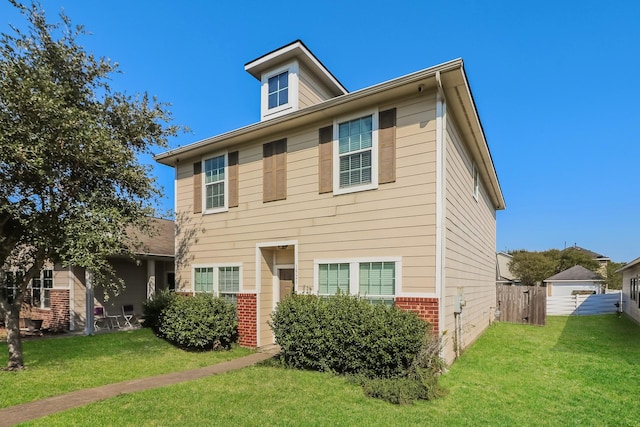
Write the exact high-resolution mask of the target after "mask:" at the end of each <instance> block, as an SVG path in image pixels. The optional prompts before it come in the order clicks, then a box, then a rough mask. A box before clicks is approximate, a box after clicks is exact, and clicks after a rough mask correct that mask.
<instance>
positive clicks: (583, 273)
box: [544, 265, 603, 282]
mask: <svg viewBox="0 0 640 427" xmlns="http://www.w3.org/2000/svg"><path fill="white" fill-rule="evenodd" d="M602 280H603V279H602V277H601V276H600V275H599V274H598V273H594V272H593V271H591V270H589V269H588V268H584V267H583V266H581V265H574V266H573V267H571V268H567V269H566V270H564V271H561V272H560V273H558V274H554V275H553V276H551V277H549V278H548V279H545V280H544V281H545V282H562V281H593V282H596V281H602Z"/></svg>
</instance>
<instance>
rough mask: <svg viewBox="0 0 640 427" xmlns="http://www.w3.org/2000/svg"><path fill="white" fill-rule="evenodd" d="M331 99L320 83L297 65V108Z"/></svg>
mask: <svg viewBox="0 0 640 427" xmlns="http://www.w3.org/2000/svg"><path fill="white" fill-rule="evenodd" d="M330 98H333V96H332V95H331V93H330V92H329V91H328V90H327V88H326V87H325V86H324V85H323V84H322V83H320V82H319V81H318V80H317V79H316V78H314V76H313V74H312V73H311V71H309V69H308V68H307V67H306V66H305V65H304V64H302V63H300V64H299V74H298V108H305V107H310V106H311V105H315V104H318V103H320V102H322V101H326V100H327V99H330Z"/></svg>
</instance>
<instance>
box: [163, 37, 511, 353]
mask: <svg viewBox="0 0 640 427" xmlns="http://www.w3.org/2000/svg"><path fill="white" fill-rule="evenodd" d="M245 70H246V71H247V72H249V73H250V74H251V75H252V76H254V77H255V78H256V79H257V80H258V81H259V82H260V89H261V120H260V121H259V122H257V123H255V124H252V125H249V126H246V127H243V128H240V129H236V130H232V131H229V132H227V133H224V134H221V135H217V136H213V137H210V138H207V139H205V140H202V141H199V142H195V143H192V144H190V145H187V146H184V147H180V148H177V149H174V150H171V151H168V152H166V153H163V154H160V155H158V156H156V160H157V161H158V162H160V163H162V164H165V165H169V166H172V167H174V168H175V177H176V178H175V179H176V182H175V188H176V200H175V206H176V213H177V217H178V218H183V220H182V222H183V224H178V228H182V229H183V230H185V231H184V233H183V235H185V233H186V234H188V233H187V231H188V230H192V231H193V232H194V233H191V237H193V234H195V238H192V239H190V241H189V242H188V244H186V243H185V242H184V241H181V236H180V235H178V236H177V239H178V240H177V241H176V248H178V247H184V248H185V249H186V252H187V253H185V254H182V255H181V259H182V262H177V265H176V281H177V284H176V289H177V290H178V291H182V292H186V293H192V292H213V293H216V294H219V295H221V296H224V297H226V298H228V299H230V300H232V301H235V302H236V303H237V306H238V312H239V323H240V325H239V332H240V343H241V344H242V345H245V346H265V345H269V344H272V343H273V342H274V338H273V334H272V331H271V330H270V328H269V325H268V321H269V318H270V314H271V313H272V312H273V310H274V309H275V308H276V305H277V304H278V301H280V300H281V299H282V298H283V297H284V296H285V295H287V294H289V293H291V292H292V291H295V292H298V293H301V292H310V293H314V294H319V295H333V294H335V293H336V292H337V291H338V290H341V291H343V292H348V293H351V294H357V295H361V296H362V297H363V298H367V299H369V300H371V301H374V302H378V301H381V302H383V303H387V304H396V305H397V306H399V307H402V308H404V309H408V310H413V311H416V312H418V313H419V315H420V316H421V317H423V318H424V319H426V320H428V321H429V322H431V323H432V324H433V327H434V329H435V330H436V331H437V332H439V333H440V334H443V335H444V341H445V344H446V345H445V349H444V356H445V357H446V359H447V360H448V361H451V360H453V358H454V356H455V352H454V349H456V350H457V351H459V350H460V349H463V348H464V347H466V346H467V345H469V344H470V343H471V342H472V341H474V340H475V338H476V337H478V336H479V334H480V333H481V332H482V331H483V330H484V329H485V328H486V327H487V326H488V325H489V323H490V320H491V317H492V311H493V309H494V306H495V301H496V298H495V246H496V245H495V243H496V210H498V209H504V207H505V203H504V199H503V196H502V192H501V189H500V185H499V183H498V178H497V175H496V171H495V169H494V165H493V161H492V159H491V155H490V152H489V147H488V146H487V142H486V140H485V136H484V132H483V129H482V125H481V123H480V119H479V117H478V114H477V111H476V106H475V104H474V101H473V97H472V95H471V91H470V88H469V84H468V81H467V77H466V74H465V71H464V68H463V63H462V60H459V59H458V60H454V61H450V62H447V63H444V64H441V65H437V66H434V67H431V68H427V69H424V70H420V71H417V72H415V73H412V74H409V75H406V76H402V77H399V78H396V79H393V80H390V81H386V82H383V83H380V84H377V85H374V86H371V87H367V88H364V89H361V90H358V91H355V92H349V91H347V89H345V88H344V86H343V85H342V84H341V83H340V82H339V81H338V80H337V79H336V77H335V76H334V75H333V74H332V73H331V72H330V71H329V70H328V69H327V68H326V67H325V66H324V65H323V64H322V63H321V62H320V61H319V60H318V58H316V57H315V56H314V55H313V54H312V53H311V52H310V51H309V49H308V48H307V47H306V46H305V45H304V44H303V43H302V42H301V41H295V42H293V43H291V44H289V45H286V46H284V47H281V48H279V49H277V50H275V51H273V52H270V53H268V54H266V55H264V56H261V57H260V58H257V59H255V60H253V61H251V62H249V63H247V64H246V65H245Z"/></svg>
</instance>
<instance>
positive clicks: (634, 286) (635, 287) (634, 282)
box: [629, 277, 638, 301]
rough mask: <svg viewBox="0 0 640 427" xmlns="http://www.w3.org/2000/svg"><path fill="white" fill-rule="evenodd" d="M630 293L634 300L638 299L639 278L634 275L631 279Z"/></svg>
mask: <svg viewBox="0 0 640 427" xmlns="http://www.w3.org/2000/svg"><path fill="white" fill-rule="evenodd" d="M629 295H630V296H631V299H632V300H634V301H636V300H637V298H638V279H637V278H635V277H632V278H631V279H630V280H629Z"/></svg>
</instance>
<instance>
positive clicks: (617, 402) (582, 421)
mask: <svg viewBox="0 0 640 427" xmlns="http://www.w3.org/2000/svg"><path fill="white" fill-rule="evenodd" d="M639 370H640V327H639V326H638V325H637V324H635V323H633V322H631V321H630V320H628V319H625V318H622V319H618V318H616V317H615V316H592V317H551V318H549V319H548V325H547V326H546V327H531V326H523V325H512V324H498V325H496V326H493V327H491V328H489V330H488V331H487V332H485V333H484V334H483V335H482V337H481V338H480V339H479V340H478V341H477V342H476V343H475V344H474V345H473V346H472V347H471V348H470V349H469V350H468V351H467V352H466V353H465V354H463V356H462V357H461V359H460V360H459V361H457V362H456V363H455V364H454V365H453V366H452V368H451V369H450V371H449V372H448V373H447V374H445V375H444V376H443V377H442V378H441V381H442V384H443V385H444V386H445V387H446V388H447V389H448V390H449V394H448V395H447V396H446V397H444V398H442V399H439V400H437V401H433V402H418V403H416V404H414V405H412V406H396V405H392V404H389V403H386V402H383V401H380V400H374V399H369V398H366V397H365V396H364V395H363V393H362V390H361V389H360V388H359V387H358V386H356V385H354V384H352V383H350V382H349V381H348V380H346V379H345V378H340V377H334V376H331V375H328V374H321V373H314V372H302V371H295V370H286V369H278V368H274V367H268V366H258V367H252V368H247V369H243V370H240V371H234V372H229V373H226V374H222V375H217V376H213V377H208V378H203V379H200V380H197V381H192V382H188V383H182V384H178V385H174V386H170V387H165V388H161V389H154V390H148V391H145V392H142V393H136V394H130V395H121V396H118V397H116V398H113V399H108V400H105V401H101V402H97V403H95V404H91V405H88V406H85V407H82V408H77V409H74V410H70V411H66V412H63V413H59V414H55V415H52V416H49V417H46V418H43V419H40V420H36V421H34V422H32V423H30V424H29V425H38V426H39V425H42V426H52V425H53V426H58V425H59V426H67V425H91V424H100V423H103V422H104V421H105V420H111V421H110V422H113V423H117V424H119V425H124V426H134V425H136V426H160V425H162V426H166V425H181V426H183V425H193V426H195V425H220V426H226V425H228V426H253V425H260V426H269V425H279V426H289V425H290V426H298V425H305V426H307V425H309V426H316V425H317V426H324V425H344V426H352V425H362V426H377V425H380V426H389V425H407V426H411V425H442V426H470V425H473V426H477V425H491V426H515V425H517V426H570V425H587V426H591V425H599V426H602V425H624V426H626V425H639V423H640V418H639V415H638V414H640V399H639V398H638V379H639V375H638V372H639Z"/></svg>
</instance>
